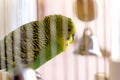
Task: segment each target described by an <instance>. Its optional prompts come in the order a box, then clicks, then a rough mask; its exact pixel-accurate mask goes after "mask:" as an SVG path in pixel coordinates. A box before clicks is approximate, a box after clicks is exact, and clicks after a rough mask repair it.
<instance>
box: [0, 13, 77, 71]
mask: <svg viewBox="0 0 120 80" xmlns="http://www.w3.org/2000/svg"><path fill="white" fill-rule="evenodd" d="M75 33H76V28H75V24H74V21H73V20H72V19H71V18H70V17H67V16H64V15H61V14H52V15H47V16H44V17H43V18H42V19H40V20H35V21H31V22H28V23H26V24H23V25H21V26H20V27H18V28H17V29H15V30H13V31H12V32H10V33H9V34H7V35H6V36H5V37H4V38H3V39H2V40H1V41H0V69H5V70H6V71H12V70H13V71H14V70H15V69H23V68H31V69H33V70H36V69H37V68H39V67H41V66H42V65H43V64H45V63H46V62H48V61H49V60H51V59H52V58H54V57H55V56H57V55H59V54H60V53H62V52H63V51H64V50H66V48H67V47H68V46H69V45H70V44H71V43H73V41H74V36H75Z"/></svg>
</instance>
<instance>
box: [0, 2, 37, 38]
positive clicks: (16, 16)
mask: <svg viewBox="0 0 120 80" xmlns="http://www.w3.org/2000/svg"><path fill="white" fill-rule="evenodd" d="M36 19H37V6H36V0H0V39H2V38H3V37H4V36H5V35H6V34H8V33H9V32H11V31H13V30H14V29H16V28H17V27H19V26H20V25H22V24H25V23H27V22H30V21H34V20H36Z"/></svg>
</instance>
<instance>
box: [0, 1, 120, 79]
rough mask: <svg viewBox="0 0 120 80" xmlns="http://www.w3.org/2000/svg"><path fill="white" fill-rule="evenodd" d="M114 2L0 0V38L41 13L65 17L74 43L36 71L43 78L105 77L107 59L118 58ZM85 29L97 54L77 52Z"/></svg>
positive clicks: (116, 12) (107, 67) (41, 14)
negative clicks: (72, 28) (69, 21)
mask: <svg viewBox="0 0 120 80" xmlns="http://www.w3.org/2000/svg"><path fill="white" fill-rule="evenodd" d="M118 3H119V1H118V0H114V1H113V0H0V39H3V37H4V36H5V35H6V34H8V33H9V32H11V31H13V30H15V29H16V28H18V27H19V26H21V25H23V24H25V23H28V22H30V21H34V20H38V19H41V18H43V17H44V16H47V15H50V14H62V15H65V16H68V17H70V18H72V19H73V21H74V22H75V26H76V30H77V32H76V37H75V41H74V43H73V44H72V45H70V46H69V47H68V48H67V50H66V51H64V52H63V53H62V54H60V55H58V56H57V57H55V58H54V59H52V60H50V61H49V62H47V63H46V64H44V65H43V66H41V67H40V68H39V69H37V71H38V72H39V73H40V74H41V76H42V77H43V79H44V80H98V77H97V78H96V76H99V74H103V76H104V79H100V80H105V77H108V76H109V73H110V71H109V70H110V60H111V59H115V60H116V59H119V58H120V54H119V52H120V51H119V49H120V46H119V45H120V40H119V39H120V38H119V36H120V33H119V32H120V29H119V25H120V24H119V13H120V12H119V8H120V6H119V4H118ZM86 28H89V29H90V31H91V33H92V34H91V35H88V37H90V38H91V39H92V43H95V45H92V48H93V50H94V49H95V52H94V54H96V55H98V56H94V55H88V54H89V53H87V55H84V56H83V55H80V51H79V50H80V48H79V47H80V44H81V43H82V42H81V41H82V39H83V37H84V30H85V29H86ZM92 36H93V37H92ZM83 41H84V40H83ZM83 45H84V44H83ZM87 46H89V45H87ZM93 46H95V47H93ZM88 49H89V48H88ZM90 49H91V47H90Z"/></svg>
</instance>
